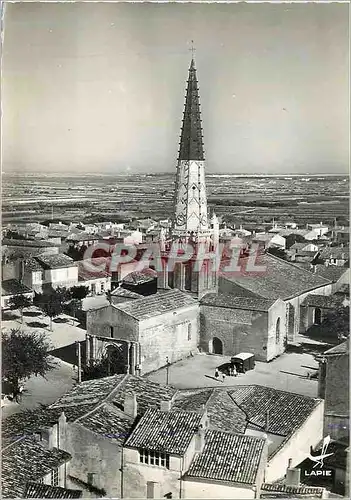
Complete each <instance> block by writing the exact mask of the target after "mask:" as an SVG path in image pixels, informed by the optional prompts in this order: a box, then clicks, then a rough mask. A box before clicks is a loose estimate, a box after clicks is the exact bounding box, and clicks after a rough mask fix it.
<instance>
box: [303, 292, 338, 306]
mask: <svg viewBox="0 0 351 500" xmlns="http://www.w3.org/2000/svg"><path fill="white" fill-rule="evenodd" d="M341 304H342V298H341V297H338V296H335V295H313V294H309V295H307V297H306V298H305V300H304V301H303V302H302V304H301V306H310V307H321V308H324V309H335V308H336V307H338V306H340V305H341Z"/></svg>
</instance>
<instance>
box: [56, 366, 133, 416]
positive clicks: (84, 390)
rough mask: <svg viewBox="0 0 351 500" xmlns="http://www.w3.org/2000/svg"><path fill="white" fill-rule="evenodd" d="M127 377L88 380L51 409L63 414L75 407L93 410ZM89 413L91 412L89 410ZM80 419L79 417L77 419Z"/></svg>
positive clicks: (116, 376) (74, 388) (78, 385)
mask: <svg viewBox="0 0 351 500" xmlns="http://www.w3.org/2000/svg"><path fill="white" fill-rule="evenodd" d="M124 378H125V375H114V376H112V377H104V378H100V379H95V380H86V381H85V382H82V383H81V384H77V385H75V386H74V387H73V388H72V389H71V390H70V391H69V392H67V393H66V394H64V395H63V396H61V397H60V398H59V399H57V400H56V401H55V403H53V404H52V405H50V406H49V408H50V409H59V410H60V411H61V412H62V411H64V412H65V414H66V410H67V409H70V408H74V407H80V406H83V407H90V409H93V408H94V407H95V406H96V405H98V404H99V403H101V402H102V401H103V400H104V399H106V398H107V397H108V396H109V395H111V393H112V391H114V390H115V389H116V388H117V387H118V385H119V384H120V383H121V382H122V381H123V379H124ZM88 411H89V410H88ZM77 418H78V417H77Z"/></svg>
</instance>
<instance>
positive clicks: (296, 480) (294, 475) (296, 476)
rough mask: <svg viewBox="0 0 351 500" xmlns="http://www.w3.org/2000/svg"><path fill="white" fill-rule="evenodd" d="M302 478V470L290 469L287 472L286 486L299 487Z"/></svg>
mask: <svg viewBox="0 0 351 500" xmlns="http://www.w3.org/2000/svg"><path fill="white" fill-rule="evenodd" d="M290 460H291V459H290ZM290 460H289V462H290ZM300 478H301V469H295V468H294V467H289V468H288V469H287V471H286V477H285V484H286V486H299V484H300Z"/></svg>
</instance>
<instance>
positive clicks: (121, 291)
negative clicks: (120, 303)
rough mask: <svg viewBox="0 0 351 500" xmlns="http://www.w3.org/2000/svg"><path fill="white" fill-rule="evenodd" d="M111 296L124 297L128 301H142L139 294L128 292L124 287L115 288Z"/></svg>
mask: <svg viewBox="0 0 351 500" xmlns="http://www.w3.org/2000/svg"><path fill="white" fill-rule="evenodd" d="M111 295H112V296H113V297H124V298H126V299H140V298H141V297H142V296H141V295H140V294H139V293H136V292H132V291H131V290H127V289H126V288H123V287H122V286H119V287H117V288H115V289H114V290H113V291H112V292H111Z"/></svg>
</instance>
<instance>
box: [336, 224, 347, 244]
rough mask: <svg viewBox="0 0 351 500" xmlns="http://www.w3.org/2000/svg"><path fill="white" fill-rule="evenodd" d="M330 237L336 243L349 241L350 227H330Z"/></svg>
mask: <svg viewBox="0 0 351 500" xmlns="http://www.w3.org/2000/svg"><path fill="white" fill-rule="evenodd" d="M332 239H333V241H335V242H336V243H339V244H342V243H343V244H346V245H348V244H349V243H350V228H349V227H338V228H334V229H332Z"/></svg>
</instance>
